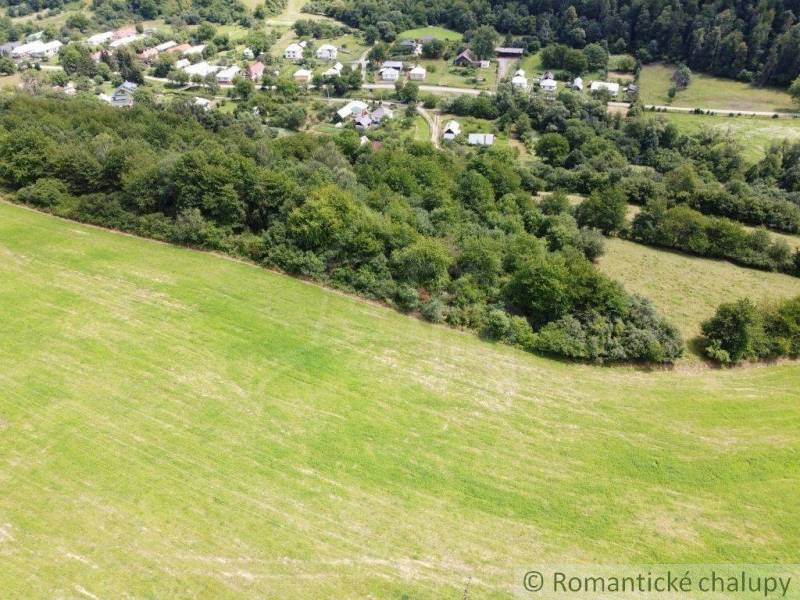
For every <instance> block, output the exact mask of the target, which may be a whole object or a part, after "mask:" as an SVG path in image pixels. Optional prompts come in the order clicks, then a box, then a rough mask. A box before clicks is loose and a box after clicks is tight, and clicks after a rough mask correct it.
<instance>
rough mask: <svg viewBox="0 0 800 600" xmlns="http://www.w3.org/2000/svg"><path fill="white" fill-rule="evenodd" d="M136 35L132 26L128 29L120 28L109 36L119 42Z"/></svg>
mask: <svg viewBox="0 0 800 600" xmlns="http://www.w3.org/2000/svg"><path fill="white" fill-rule="evenodd" d="M134 35H136V27H135V26H133V25H129V26H128V27H121V28H119V29H117V30H116V31H114V32H113V33H112V34H111V37H112V38H113V39H115V40H121V39H124V38H129V37H132V36H134Z"/></svg>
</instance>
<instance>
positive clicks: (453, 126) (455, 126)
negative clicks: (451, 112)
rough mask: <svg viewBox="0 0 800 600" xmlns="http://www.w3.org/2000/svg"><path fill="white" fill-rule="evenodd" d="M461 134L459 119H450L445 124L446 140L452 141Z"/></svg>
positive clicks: (444, 136) (444, 135)
mask: <svg viewBox="0 0 800 600" xmlns="http://www.w3.org/2000/svg"><path fill="white" fill-rule="evenodd" d="M460 134H461V125H460V124H459V122H458V121H448V122H447V123H446V124H445V126H444V134H443V135H442V137H443V138H444V139H445V141H448V142H452V141H453V140H454V139H456V137H458V136H459V135H460Z"/></svg>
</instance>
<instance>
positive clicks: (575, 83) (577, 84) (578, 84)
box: [572, 77, 583, 92]
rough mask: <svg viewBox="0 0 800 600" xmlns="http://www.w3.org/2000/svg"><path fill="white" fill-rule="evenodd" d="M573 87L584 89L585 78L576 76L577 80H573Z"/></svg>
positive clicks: (580, 90)
mask: <svg viewBox="0 0 800 600" xmlns="http://www.w3.org/2000/svg"><path fill="white" fill-rule="evenodd" d="M572 89H573V90H577V91H579V92H582V91H583V79H581V78H580V77H576V78H575V80H574V81H573V82H572Z"/></svg>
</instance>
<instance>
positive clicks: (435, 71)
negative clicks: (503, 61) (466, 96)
mask: <svg viewBox="0 0 800 600" xmlns="http://www.w3.org/2000/svg"><path fill="white" fill-rule="evenodd" d="M407 62H408V63H409V64H419V65H422V66H423V67H425V68H426V69H427V70H428V75H427V77H426V78H425V81H424V82H422V83H423V84H425V85H444V86H449V87H461V88H463V87H469V88H474V89H479V90H486V91H491V90H493V89H494V88H495V86H496V85H497V64H496V63H492V64H491V65H490V66H489V67H487V68H485V69H468V68H464V67H456V66H454V65H453V64H452V62H450V61H446V60H441V59H440V60H434V59H419V60H413V59H411V60H408V61H407Z"/></svg>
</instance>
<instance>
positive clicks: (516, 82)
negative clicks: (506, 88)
mask: <svg viewBox="0 0 800 600" xmlns="http://www.w3.org/2000/svg"><path fill="white" fill-rule="evenodd" d="M511 86H512V87H513V88H514V89H515V90H527V89H528V78H527V77H525V71H523V70H522V69H519V70H518V71H517V72H516V73H514V76H513V77H512V78H511Z"/></svg>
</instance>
